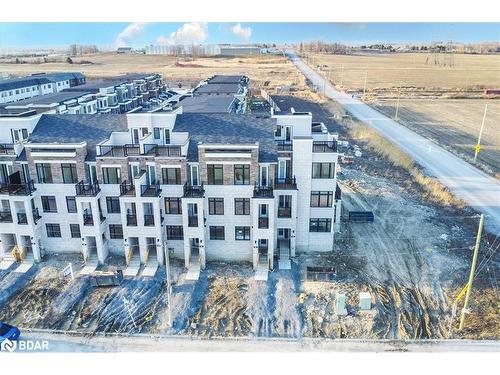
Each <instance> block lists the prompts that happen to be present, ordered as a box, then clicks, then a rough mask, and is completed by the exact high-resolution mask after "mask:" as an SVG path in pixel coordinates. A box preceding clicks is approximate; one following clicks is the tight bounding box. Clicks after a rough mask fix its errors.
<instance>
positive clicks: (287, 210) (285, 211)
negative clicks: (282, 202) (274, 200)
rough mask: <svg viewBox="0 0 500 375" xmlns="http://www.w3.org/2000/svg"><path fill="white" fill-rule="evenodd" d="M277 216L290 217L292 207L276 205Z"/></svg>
mask: <svg viewBox="0 0 500 375" xmlns="http://www.w3.org/2000/svg"><path fill="white" fill-rule="evenodd" d="M278 217H280V218H290V217H292V208H291V207H278Z"/></svg>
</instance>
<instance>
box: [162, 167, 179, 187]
mask: <svg viewBox="0 0 500 375" xmlns="http://www.w3.org/2000/svg"><path fill="white" fill-rule="evenodd" d="M161 174H162V178H163V184H164V185H180V183H181V169H180V168H163V169H162V170H161Z"/></svg>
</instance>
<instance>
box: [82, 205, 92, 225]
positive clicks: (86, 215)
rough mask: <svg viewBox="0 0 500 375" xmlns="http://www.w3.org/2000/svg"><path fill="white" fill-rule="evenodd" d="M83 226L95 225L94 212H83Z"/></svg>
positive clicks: (86, 210)
mask: <svg viewBox="0 0 500 375" xmlns="http://www.w3.org/2000/svg"><path fill="white" fill-rule="evenodd" d="M83 225H94V217H93V216H92V212H90V211H89V210H88V209H87V208H86V209H85V210H83Z"/></svg>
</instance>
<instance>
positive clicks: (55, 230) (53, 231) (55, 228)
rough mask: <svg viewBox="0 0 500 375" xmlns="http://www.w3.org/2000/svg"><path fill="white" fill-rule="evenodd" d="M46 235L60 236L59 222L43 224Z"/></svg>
mask: <svg viewBox="0 0 500 375" xmlns="http://www.w3.org/2000/svg"><path fill="white" fill-rule="evenodd" d="M45 227H46V229H47V237H61V226H60V225H59V224H45Z"/></svg>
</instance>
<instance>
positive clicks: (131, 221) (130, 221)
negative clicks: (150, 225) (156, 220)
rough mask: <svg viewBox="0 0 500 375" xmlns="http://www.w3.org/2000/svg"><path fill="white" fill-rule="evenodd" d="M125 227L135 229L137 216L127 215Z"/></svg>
mask: <svg viewBox="0 0 500 375" xmlns="http://www.w3.org/2000/svg"><path fill="white" fill-rule="evenodd" d="M127 226H129V227H136V226H137V215H136V214H127Z"/></svg>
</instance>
